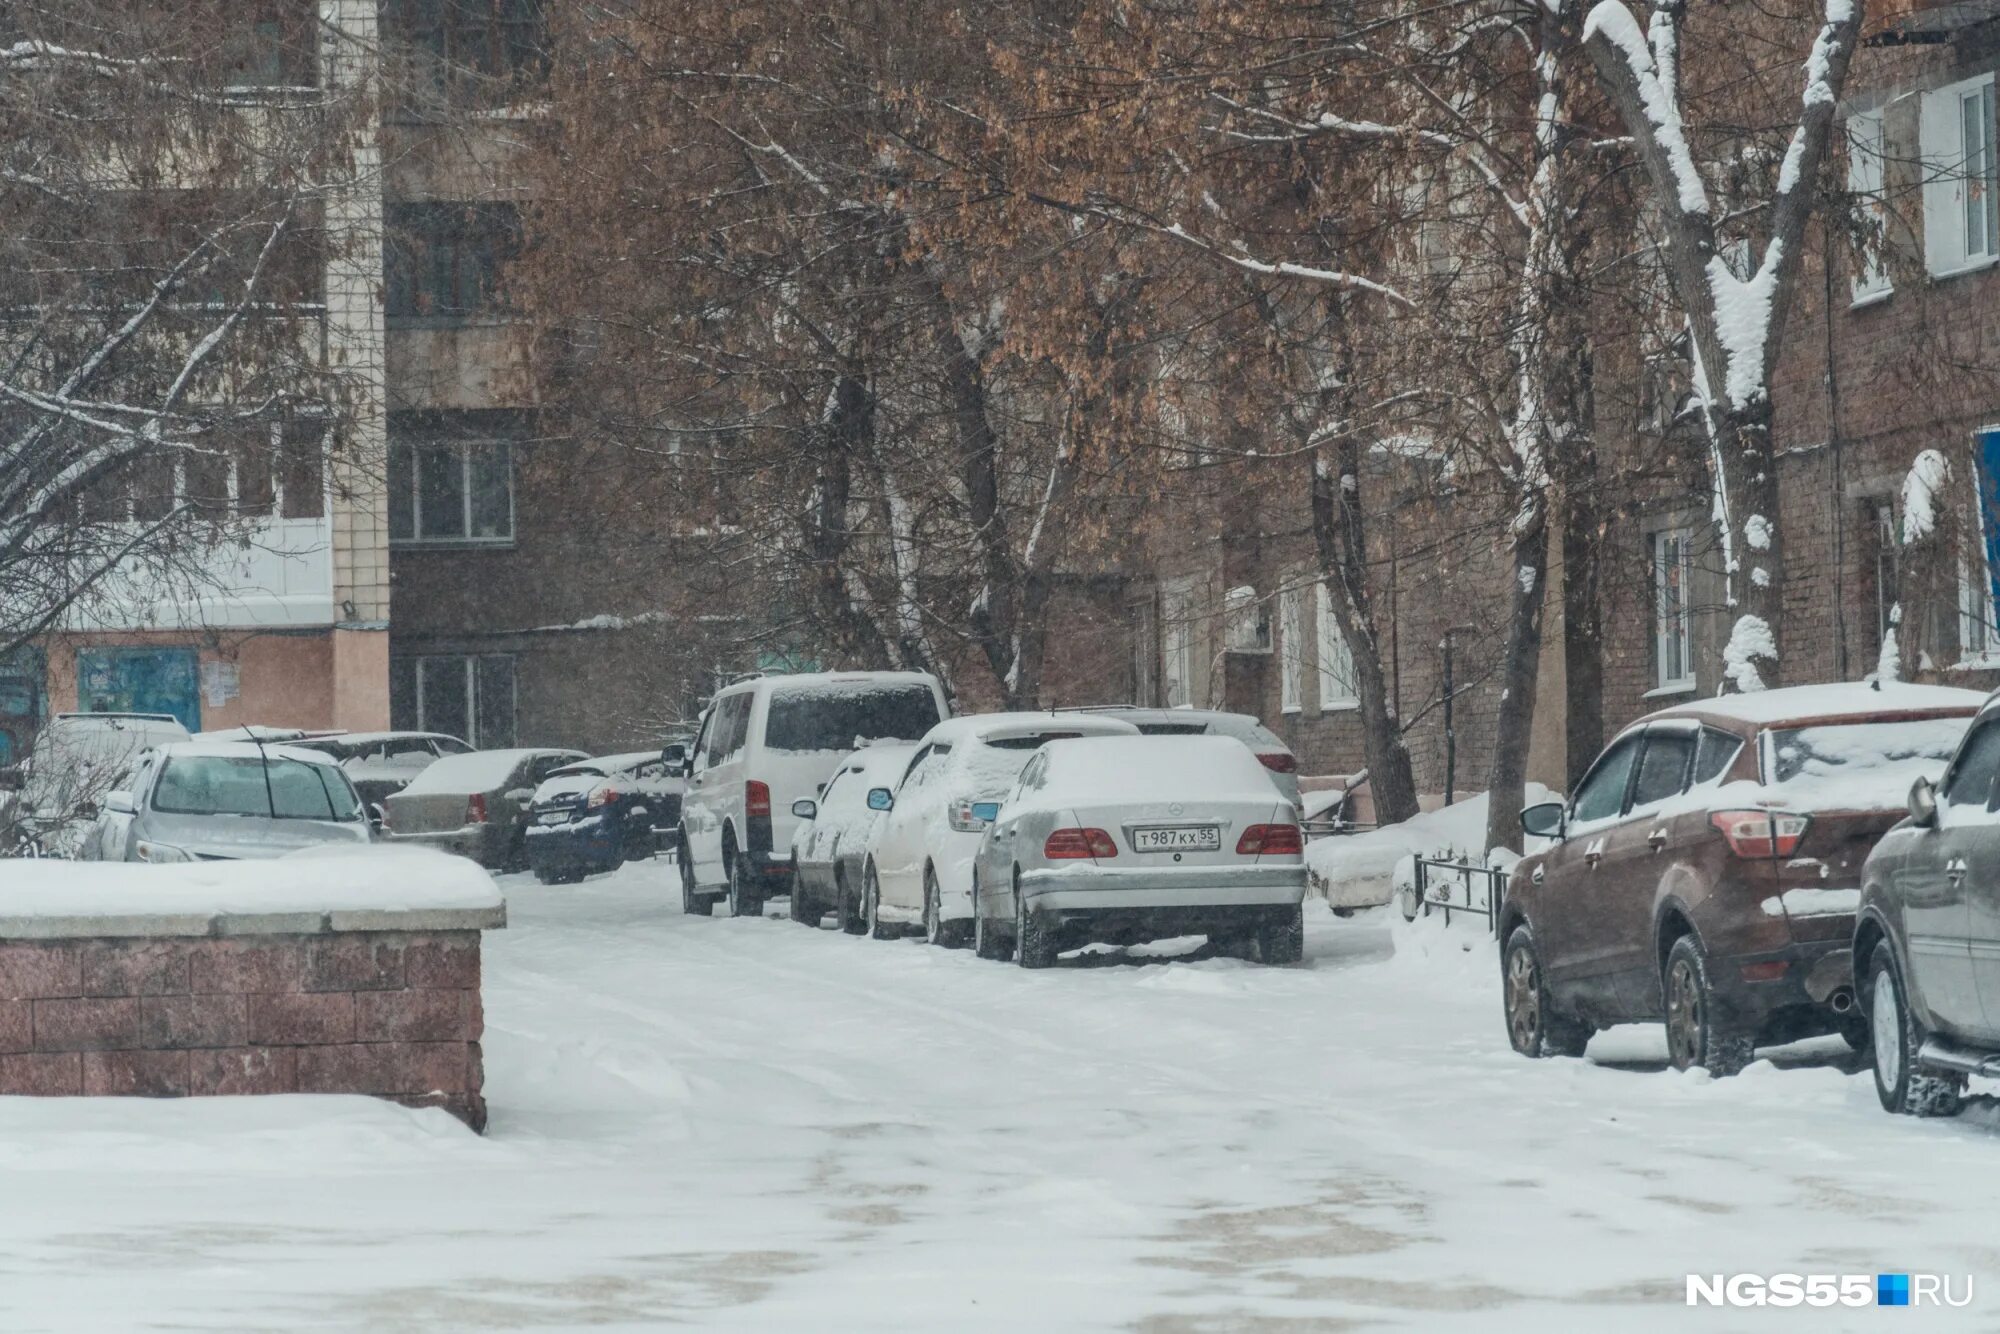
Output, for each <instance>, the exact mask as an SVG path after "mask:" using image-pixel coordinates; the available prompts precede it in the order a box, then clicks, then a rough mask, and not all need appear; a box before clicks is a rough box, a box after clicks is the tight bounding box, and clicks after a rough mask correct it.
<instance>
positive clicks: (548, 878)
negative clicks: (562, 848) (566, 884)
mask: <svg viewBox="0 0 2000 1334" xmlns="http://www.w3.org/2000/svg"><path fill="white" fill-rule="evenodd" d="M535 879H536V880H537V881H539V882H541V883H542V884H544V885H560V884H561V883H562V882H563V878H562V876H561V875H560V874H559V873H557V872H555V871H552V870H550V869H549V868H548V867H546V866H537V867H536V868H535Z"/></svg>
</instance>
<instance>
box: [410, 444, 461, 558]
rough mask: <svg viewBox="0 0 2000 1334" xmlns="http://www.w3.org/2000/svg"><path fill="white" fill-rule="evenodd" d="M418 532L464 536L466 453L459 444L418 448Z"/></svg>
mask: <svg viewBox="0 0 2000 1334" xmlns="http://www.w3.org/2000/svg"><path fill="white" fill-rule="evenodd" d="M417 536H419V537H464V536H465V456H464V455H463V454H461V453H460V452H459V447H458V446H457V445H424V446H422V447H420V448H419V449H418V450H417Z"/></svg>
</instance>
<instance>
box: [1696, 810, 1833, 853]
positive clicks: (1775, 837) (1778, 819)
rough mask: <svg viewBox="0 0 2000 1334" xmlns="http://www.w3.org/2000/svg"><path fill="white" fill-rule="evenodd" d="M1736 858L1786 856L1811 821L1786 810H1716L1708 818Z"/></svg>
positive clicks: (1800, 838)
mask: <svg viewBox="0 0 2000 1334" xmlns="http://www.w3.org/2000/svg"><path fill="white" fill-rule="evenodd" d="M1708 822H1709V823H1710V824H1712V825H1714V826H1715V827H1716V829H1717V830H1719V831H1720V832H1721V834H1722V836H1723V838H1725V839H1727V840H1728V842H1729V850H1730V851H1731V852H1733V853H1735V854H1736V855H1737V856H1739V857H1789V856H1791V855H1792V854H1793V853H1795V852H1797V851H1798V850H1799V844H1800V842H1802V841H1803V840H1804V839H1805V836H1806V826H1808V825H1810V824H1811V823H1812V821H1811V820H1810V819H1809V818H1807V817H1806V816H1803V815H1794V814H1791V813H1789V812H1787V811H1717V812H1715V814H1713V815H1711V816H1709V817H1708Z"/></svg>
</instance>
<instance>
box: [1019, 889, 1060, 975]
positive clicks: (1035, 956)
mask: <svg viewBox="0 0 2000 1334" xmlns="http://www.w3.org/2000/svg"><path fill="white" fill-rule="evenodd" d="M1055 961H1056V942H1055V938H1054V937H1053V936H1051V935H1050V934H1049V926H1048V923H1047V922H1046V921H1044V920H1043V919H1042V915H1041V914H1040V913H1038V912H1030V911H1029V910H1028V899H1027V896H1026V895H1024V894H1022V893H1021V884H1020V880H1019V879H1018V877H1017V878H1016V880H1015V882H1014V962H1015V963H1018V964H1020V965H1021V967H1023V968H1048V967H1050V966H1052V965H1053V964H1054V963H1055Z"/></svg>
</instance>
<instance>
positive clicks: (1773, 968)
mask: <svg viewBox="0 0 2000 1334" xmlns="http://www.w3.org/2000/svg"><path fill="white" fill-rule="evenodd" d="M1709 971H1710V977H1709V984H1710V985H1711V986H1712V987H1714V989H1715V993H1716V998H1717V1000H1718V1001H1719V1002H1720V1003H1721V1006H1722V1008H1723V1010H1724V1012H1725V1013H1726V1014H1728V1015H1729V1016H1730V1017H1731V1018H1732V1019H1733V1020H1734V1021H1735V1022H1736V1023H1738V1024H1741V1025H1743V1026H1744V1027H1749V1028H1756V1027H1760V1026H1761V1025H1762V1024H1763V1023H1764V1022H1765V1021H1766V1020H1768V1019H1770V1018H1772V1017H1773V1016H1774V1015H1777V1014H1779V1013H1781V1012H1784V1011H1797V1010H1802V1009H1805V1010H1813V1009H1817V1010H1824V1011H1825V1012H1826V1014H1827V1016H1828V1017H1829V1018H1831V1017H1832V1015H1833V1014H1834V1009H1833V1001H1834V998H1835V997H1836V996H1837V995H1840V994H1841V993H1843V992H1845V993H1846V994H1847V995H1848V996H1849V997H1850V998H1851V997H1852V995H1853V990H1854V953H1853V950H1852V949H1851V948H1850V945H1849V942H1848V941H1845V940H1824V941H1810V942H1806V943H1803V944H1794V945H1789V946H1787V947H1785V948H1783V949H1778V950H1767V951H1761V952H1758V953H1754V954H1731V955H1725V956H1722V957H1720V958H1714V959H1711V960H1710V961H1709ZM1772 974H1775V976H1773V975H1772Z"/></svg>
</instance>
